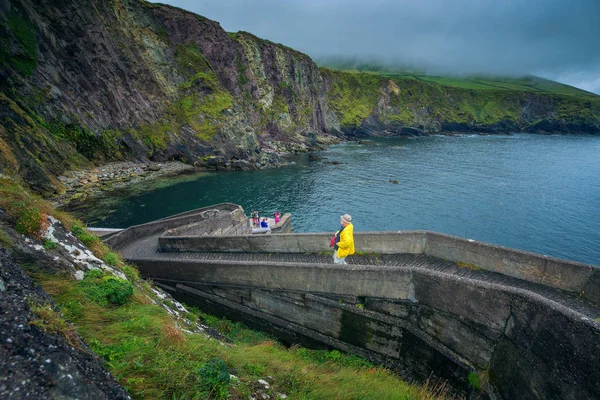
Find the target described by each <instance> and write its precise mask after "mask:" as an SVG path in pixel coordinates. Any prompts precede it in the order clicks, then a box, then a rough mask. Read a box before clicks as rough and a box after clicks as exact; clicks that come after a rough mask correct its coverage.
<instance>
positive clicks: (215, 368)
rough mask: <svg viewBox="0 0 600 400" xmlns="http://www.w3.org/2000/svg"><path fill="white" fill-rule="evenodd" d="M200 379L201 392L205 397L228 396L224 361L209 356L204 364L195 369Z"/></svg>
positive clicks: (227, 375) (227, 376) (225, 397)
mask: <svg viewBox="0 0 600 400" xmlns="http://www.w3.org/2000/svg"><path fill="white" fill-rule="evenodd" d="M196 374H197V375H198V380H199V381H200V384H199V386H200V389H201V394H202V395H203V396H206V398H215V399H227V398H229V381H230V376H229V369H228V368H227V364H225V361H223V360H221V359H220V358H216V357H214V358H211V359H210V360H209V361H208V362H207V363H206V364H204V365H203V366H202V367H200V368H198V369H197V370H196Z"/></svg>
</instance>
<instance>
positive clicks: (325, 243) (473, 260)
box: [160, 231, 600, 305]
mask: <svg viewBox="0 0 600 400" xmlns="http://www.w3.org/2000/svg"><path fill="white" fill-rule="evenodd" d="M332 235H333V232H332V233H300V234H281V235H260V236H258V235H254V236H253V235H249V236H231V237H172V238H164V240H163V238H161V241H160V251H167V252H177V251H210V252H245V253H253V252H263V253H305V252H310V253H318V252H323V251H331V248H330V247H329V241H330V239H331V236H332ZM355 248H356V250H357V251H362V252H373V253H379V254H397V253H411V254H418V253H424V254H427V255H431V256H434V257H438V258H442V259H445V260H449V261H454V262H462V263H466V264H469V265H472V266H474V267H477V268H482V269H485V270H489V271H494V272H498V273H501V274H504V275H508V276H512V277H515V278H519V279H523V280H526V281H530V282H535V283H539V284H542V285H545V286H550V287H554V288H558V289H561V290H565V291H567V292H571V293H577V294H581V295H582V296H583V297H585V298H586V299H588V300H589V301H591V302H593V303H595V304H599V305H600V269H599V268H598V267H597V266H593V265H587V264H582V263H578V262H575V261H568V260H560V259H557V258H553V257H548V256H543V255H539V254H534V253H529V252H525V251H520V250H515V249H509V248H506V247H502V246H495V245H492V244H489V243H482V242H477V241H474V240H468V239H462V238H459V237H455V236H449V235H444V234H439V233H435V232H428V231H394V232H360V233H355Z"/></svg>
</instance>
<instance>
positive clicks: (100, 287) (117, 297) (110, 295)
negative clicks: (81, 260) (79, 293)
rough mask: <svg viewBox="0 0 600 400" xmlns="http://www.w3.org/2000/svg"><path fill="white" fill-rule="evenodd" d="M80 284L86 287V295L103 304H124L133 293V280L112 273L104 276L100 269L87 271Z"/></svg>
mask: <svg viewBox="0 0 600 400" xmlns="http://www.w3.org/2000/svg"><path fill="white" fill-rule="evenodd" d="M80 285H82V286H83V287H84V290H85V293H86V295H88V296H89V297H90V298H91V299H92V300H94V301H95V302H97V303H98V304H101V305H103V306H107V305H109V304H113V305H117V306H120V305H123V304H125V303H127V301H128V300H129V298H130V297H131V296H132V295H133V285H132V284H131V282H129V281H128V280H125V279H120V278H116V277H114V276H112V275H106V276H103V273H102V272H101V271H99V270H91V271H88V272H86V274H85V276H84V278H83V280H82V281H81V283H80Z"/></svg>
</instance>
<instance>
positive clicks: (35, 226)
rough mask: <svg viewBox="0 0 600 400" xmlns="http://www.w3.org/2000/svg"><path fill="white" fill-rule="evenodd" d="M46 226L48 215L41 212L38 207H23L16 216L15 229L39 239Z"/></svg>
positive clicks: (47, 224)
mask: <svg viewBox="0 0 600 400" xmlns="http://www.w3.org/2000/svg"><path fill="white" fill-rule="evenodd" d="M48 226H50V222H49V221H48V216H47V215H46V214H42V213H41V212H40V209H39V208H25V209H24V210H23V211H21V213H20V214H19V217H18V218H17V224H16V226H15V229H16V230H17V232H19V233H22V234H24V235H27V236H32V237H35V238H38V239H39V238H41V236H42V232H43V231H44V230H46V229H47V228H48Z"/></svg>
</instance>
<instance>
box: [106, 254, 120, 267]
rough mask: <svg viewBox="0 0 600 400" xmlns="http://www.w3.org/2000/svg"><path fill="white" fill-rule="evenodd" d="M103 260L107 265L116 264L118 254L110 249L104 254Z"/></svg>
mask: <svg viewBox="0 0 600 400" xmlns="http://www.w3.org/2000/svg"><path fill="white" fill-rule="evenodd" d="M104 262H105V263H107V264H108V265H112V266H116V265H117V264H118V263H119V256H118V254H117V253H114V252H112V251H111V252H108V253H106V254H105V255H104Z"/></svg>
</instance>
